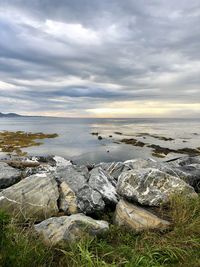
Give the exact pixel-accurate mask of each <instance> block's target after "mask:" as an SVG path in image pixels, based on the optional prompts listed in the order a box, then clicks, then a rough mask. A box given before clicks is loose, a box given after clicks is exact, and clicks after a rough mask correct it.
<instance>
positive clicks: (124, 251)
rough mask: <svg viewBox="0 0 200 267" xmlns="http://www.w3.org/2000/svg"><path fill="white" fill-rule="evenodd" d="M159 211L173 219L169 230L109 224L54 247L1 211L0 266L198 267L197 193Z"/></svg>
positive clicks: (199, 214) (199, 216)
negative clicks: (94, 234) (99, 231)
mask: <svg viewBox="0 0 200 267" xmlns="http://www.w3.org/2000/svg"><path fill="white" fill-rule="evenodd" d="M161 212H163V213H165V215H166V214H167V217H169V218H170V220H171V221H172V224H173V227H172V229H171V230H170V231H167V232H166V231H165V232H158V231H145V232H142V233H135V232H130V231H126V230H125V229H120V228H118V227H116V226H111V227H110V231H109V232H108V233H107V234H105V235H104V236H101V237H98V238H96V237H95V238H88V237H85V238H84V239H82V240H81V241H80V242H77V243H75V244H65V245H57V246H55V247H48V246H45V245H44V244H43V242H42V240H40V239H38V238H36V236H35V233H34V232H33V231H32V230H31V227H27V225H19V224H18V223H17V222H14V221H12V219H11V218H9V217H8V215H6V214H5V213H4V212H0V266H2V267H27V266H32V267H35V266H37V267H44V266H48V267H54V266H56V267H63V266H66V267H68V266H69V267H77V266H78V267H82V266H83V267H103V266H107V267H109V266H110V267H111V266H119V267H121V266H124V267H162V266H170V267H171V266H172V267H173V266H176V267H179V266H180V267H191V266H192V267H199V266H200V197H198V198H196V199H195V198H194V199H188V198H185V197H183V196H178V197H174V198H173V199H171V202H170V207H169V208H168V209H167V210H166V208H164V207H163V208H161Z"/></svg>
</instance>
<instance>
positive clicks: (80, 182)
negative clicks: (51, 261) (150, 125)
mask: <svg viewBox="0 0 200 267" xmlns="http://www.w3.org/2000/svg"><path fill="white" fill-rule="evenodd" d="M199 192H200V156H196V157H188V156H187V157H182V158H178V159H175V160H171V161H170V162H157V161H155V160H152V159H147V160H144V159H133V160H128V161H125V162H111V163H99V164H97V165H92V164H90V165H88V166H86V165H84V166H78V165H75V164H73V163H72V162H71V161H68V160H66V159H64V158H61V157H58V156H52V157H46V158H45V157H27V158H17V159H15V161H13V160H9V161H6V160H5V161H4V162H0V209H1V210H4V211H6V212H7V213H9V214H11V215H12V216H13V217H15V218H17V220H21V221H33V222H34V230H35V231H36V232H37V233H38V234H39V235H41V236H42V237H43V238H44V240H45V242H46V243H49V244H57V243H59V242H64V241H68V242H73V241H75V240H78V239H80V238H81V237H82V236H83V235H84V234H85V233H87V234H89V235H92V236H95V235H99V234H102V233H105V232H106V231H108V230H109V225H110V224H115V225H118V226H119V227H125V228H127V229H131V230H135V231H144V230H148V229H158V230H165V229H168V228H171V227H173V224H172V223H171V222H170V221H168V219H167V218H165V216H164V215H163V214H159V207H160V206H166V207H168V204H169V201H170V198H171V197H172V196H173V195H174V194H182V195H185V196H187V197H188V198H195V197H197V194H198V193H199ZM107 213H109V214H111V221H109V222H108V221H106V220H105V219H104V218H105V215H106V214H107Z"/></svg>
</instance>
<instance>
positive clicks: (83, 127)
mask: <svg viewBox="0 0 200 267" xmlns="http://www.w3.org/2000/svg"><path fill="white" fill-rule="evenodd" d="M2 130H9V131H19V130H22V131H29V132H44V133H55V132H56V133H58V134H59V137H58V138H55V139H47V140H44V145H42V146H40V147H32V148H28V149H24V151H27V152H28V153H29V154H31V155H54V154H56V155H59V156H63V157H65V158H68V159H73V160H75V161H78V162H100V161H114V160H115V161H120V160H121V161H122V160H127V159H131V158H139V157H140V158H147V157H150V156H151V157H152V155H151V149H150V148H146V147H144V148H142V147H134V146H129V145H125V144H116V143H114V141H117V140H120V139H121V138H130V137H133V138H135V136H136V135H137V134H138V133H149V134H151V135H154V134H157V135H161V136H165V137H171V138H173V139H175V140H173V141H162V140H158V139H155V138H153V137H151V136H145V137H144V136H140V137H137V139H138V140H141V141H143V142H145V143H149V144H152V143H153V144H158V145H161V146H164V147H170V148H183V147H192V148H196V147H200V142H199V141H200V120H198V119H194V120H189V119H187V120H184V119H66V118H44V117H41V118H39V117H30V118H28V117H24V118H23V117H21V118H0V131H2ZM91 132H98V133H99V134H100V135H101V136H102V137H103V140H101V141H100V140H98V138H97V136H93V135H91ZM114 132H121V133H122V134H123V135H117V134H114ZM109 135H112V138H110V137H109ZM176 156H177V154H176V155H173V154H169V155H168V156H167V157H166V158H165V159H169V158H172V157H176Z"/></svg>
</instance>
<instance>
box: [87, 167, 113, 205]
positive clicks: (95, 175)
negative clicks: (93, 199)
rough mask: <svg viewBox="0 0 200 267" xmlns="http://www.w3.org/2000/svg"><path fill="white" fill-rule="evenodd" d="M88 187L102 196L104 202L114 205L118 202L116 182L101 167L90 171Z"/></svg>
mask: <svg viewBox="0 0 200 267" xmlns="http://www.w3.org/2000/svg"><path fill="white" fill-rule="evenodd" d="M89 185H90V186H91V188H93V189H94V190H96V191H98V192H99V193H100V194H101V195H102V197H103V200H104V201H105V202H107V203H114V204H116V203H117V202H118V197H117V192H116V181H115V180H114V178H113V177H112V176H111V175H109V173H107V172H106V171H104V170H103V169H102V168H101V167H98V168H94V169H93V170H91V172H90V179H89Z"/></svg>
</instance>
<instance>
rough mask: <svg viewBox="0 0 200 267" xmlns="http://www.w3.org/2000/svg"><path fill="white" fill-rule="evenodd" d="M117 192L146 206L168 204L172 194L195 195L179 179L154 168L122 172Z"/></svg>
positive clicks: (192, 190)
mask: <svg viewBox="0 0 200 267" xmlns="http://www.w3.org/2000/svg"><path fill="white" fill-rule="evenodd" d="M117 192H118V193H119V195H121V196H122V197H124V198H126V199H129V200H132V201H136V202H139V203H140V204H142V205H148V206H160V205H161V204H165V203H168V202H169V198H170V196H171V195H173V194H179V193H184V194H185V195H188V196H190V195H191V196H195V195H196V193H195V192H194V189H193V187H191V186H190V185H188V184H187V183H186V182H184V181H183V180H181V179H180V178H178V177H176V176H172V175H169V174H167V173H165V172H162V171H160V170H158V169H155V168H146V169H140V170H131V171H127V172H123V173H122V174H121V175H120V177H119V181H118V184H117Z"/></svg>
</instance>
